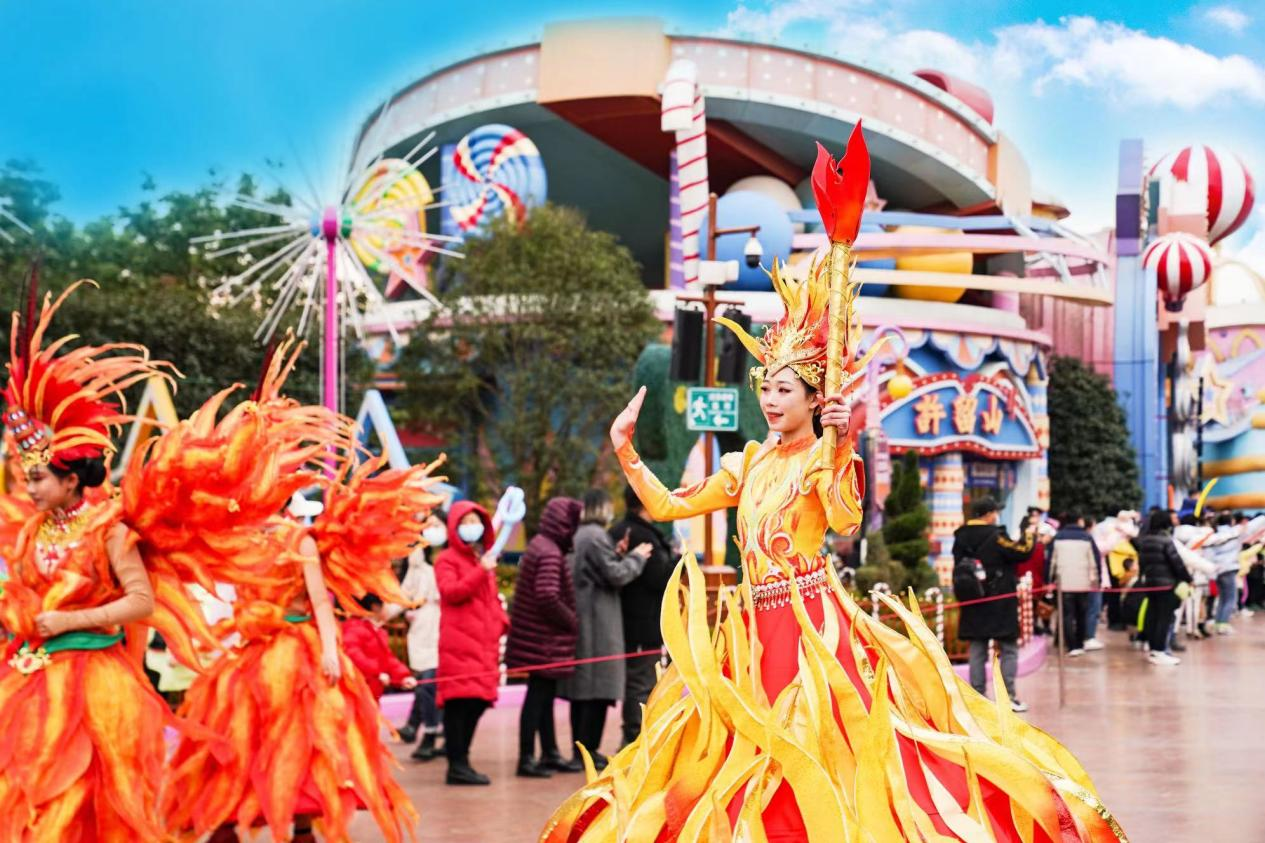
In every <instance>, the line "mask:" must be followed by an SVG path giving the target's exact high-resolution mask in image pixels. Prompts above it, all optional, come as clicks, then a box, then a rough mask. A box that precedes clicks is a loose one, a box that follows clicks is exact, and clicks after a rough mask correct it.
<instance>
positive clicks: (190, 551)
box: [0, 282, 332, 843]
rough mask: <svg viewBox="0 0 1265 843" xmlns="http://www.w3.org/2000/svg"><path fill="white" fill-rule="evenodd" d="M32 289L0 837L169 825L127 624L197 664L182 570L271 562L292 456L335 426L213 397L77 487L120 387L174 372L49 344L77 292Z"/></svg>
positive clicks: (19, 400)
mask: <svg viewBox="0 0 1265 843" xmlns="http://www.w3.org/2000/svg"><path fill="white" fill-rule="evenodd" d="M31 286H32V291H31V296H30V299H29V304H28V307H27V311H26V314H25V319H23V318H21V317H19V315H18V314H14V318H13V328H12V334H11V335H10V362H9V380H8V386H7V388H6V391H5V395H4V397H5V401H6V404H7V409H6V411H5V415H4V421H5V425H6V427H7V428H8V429H9V432H10V434H11V435H12V439H13V442H14V443H15V445H16V448H17V451H18V454H19V458H20V461H21V464H22V467H23V471H24V473H25V478H26V486H27V490H28V492H29V497H30V499H31V502H32V503H33V504H34V506H35V508H36V512H35V514H34V515H32V516H31V517H30V518H29V519H28V520H27V521H26V522H25V523H24V524H23V525H22V526H21V528H20V529H19V530H18V532H17V534H16V537H15V538H14V539H13V541H12V543H11V544H10V545H9V546H7V547H4V548H0V555H3V556H4V558H5V559H6V560H7V562H8V566H9V569H10V570H9V574H10V577H9V580H8V581H7V582H6V583H5V584H4V591H3V595H2V596H0V626H2V627H3V628H4V629H5V631H7V632H8V633H9V634H10V636H12V638H11V641H10V642H9V644H8V647H7V652H6V653H5V655H4V657H3V660H2V661H0V840H5V841H15V842H16V841H21V843H28V841H29V843H41V842H42V841H49V843H52V841H58V843H63V842H64V841H101V843H124V841H127V843H131V841H157V840H163V839H165V837H166V836H165V833H164V831H163V829H162V826H161V823H160V822H159V813H158V789H159V783H160V782H161V780H162V770H163V759H164V757H165V754H166V746H165V742H164V737H163V730H164V727H165V726H166V725H168V724H169V723H171V722H172V718H171V715H170V712H169V711H168V709H167V706H166V704H165V703H164V702H163V701H162V700H161V699H160V698H159V697H158V696H157V695H156V694H155V693H154V691H153V689H152V688H151V687H150V684H149V682H148V680H147V679H146V678H145V675H144V673H143V672H142V671H141V668H140V659H139V654H138V653H137V654H133V653H131V652H126V651H125V647H126V648H128V649H132V648H143V646H144V642H145V634H144V632H143V631H142V630H139V629H136V628H134V625H135V624H141V623H143V624H146V625H148V626H151V627H153V628H155V629H157V630H158V631H159V632H161V633H162V635H163V636H164V637H165V638H166V639H167V641H168V642H169V643H170V645H171V648H172V652H173V654H176V655H178V656H179V657H181V658H182V659H183V660H184V661H185V662H186V663H188V664H191V665H197V664H198V657H197V652H198V651H199V650H205V649H208V648H211V647H213V646H214V644H215V638H214V635H213V633H212V632H211V630H210V629H208V628H207V626H206V624H205V622H204V621H203V620H202V615H201V612H200V610H199V608H198V606H197V604H196V603H195V602H193V601H192V600H191V598H190V596H189V592H188V590H187V585H189V584H192V583H195V582H197V583H200V584H202V585H206V586H209V585H211V584H212V583H213V582H214V581H216V580H219V581H223V582H228V583H239V582H244V581H248V580H249V579H251V578H252V577H253V576H255V575H256V572H258V571H261V570H263V568H264V566H266V565H267V564H270V563H271V559H270V558H269V557H267V556H266V555H265V553H264V551H266V550H267V548H264V547H263V546H262V545H261V544H260V543H259V542H258V541H257V540H256V539H255V536H256V535H257V533H258V530H259V525H261V524H263V523H264V521H265V519H266V518H267V517H269V515H271V513H273V512H275V511H276V509H277V508H278V507H279V506H280V505H281V504H282V502H284V501H285V500H286V499H287V498H288V497H289V495H290V494H291V493H292V492H293V491H294V489H295V488H297V486H298V485H302V484H304V483H306V482H308V481H307V479H306V477H305V474H304V472H300V471H298V469H299V468H301V466H302V465H303V463H304V462H306V461H307V459H308V458H309V456H310V454H311V453H312V450H311V449H312V448H320V449H323V448H324V447H326V446H327V445H328V444H329V443H330V442H331V441H332V436H330V435H325V434H323V433H322V432H320V431H317V433H318V435H317V437H316V439H315V440H308V442H307V446H301V445H299V444H297V443H296V441H294V440H291V439H289V438H288V437H289V435H290V433H293V432H294V430H295V429H294V428H293V427H292V425H291V421H287V420H277V423H275V424H265V423H264V422H263V420H262V419H261V418H260V417H259V414H258V413H257V412H256V411H255V410H254V409H252V408H251V407H241V408H238V409H237V410H234V411H233V412H231V413H229V414H228V415H227V416H226V417H225V418H224V419H223V420H222V421H220V422H219V423H215V421H214V416H215V407H217V406H218V404H215V406H213V407H209V408H204V409H203V410H202V411H200V412H199V413H198V414H196V415H195V416H194V418H193V419H191V420H190V421H188V422H185V423H182V424H180V425H178V426H177V427H175V428H174V429H172V430H170V431H168V432H167V433H165V434H163V435H162V436H161V437H159V438H158V439H157V440H155V441H153V442H152V443H151V445H152V447H151V448H150V449H148V450H147V451H145V452H144V453H142V454H139V455H138V457H137V458H136V459H135V460H134V461H133V462H132V464H131V465H129V466H128V467H127V470H126V472H125V474H124V477H123V481H122V484H121V486H120V488H119V490H118V491H117V493H115V494H110V495H106V496H104V497H101V496H85V494H84V491H85V487H92V486H96V485H99V484H101V483H102V481H103V480H104V479H105V457H106V456H107V455H108V454H109V453H110V451H111V443H110V434H111V431H112V430H114V429H115V428H117V427H118V426H119V425H120V424H121V423H122V422H124V421H125V420H126V417H125V416H123V415H122V414H121V408H120V404H119V403H118V401H119V399H120V397H121V393H122V392H123V391H124V390H125V389H127V388H128V387H129V386H131V385H133V384H136V383H138V382H139V381H141V380H142V379H145V378H149V377H155V376H157V377H167V373H168V372H170V371H171V369H170V366H168V365H167V364H165V363H159V362H156V361H153V360H151V359H150V358H149V354H148V352H147V351H146V350H145V349H144V348H143V347H141V346H136V345H128V344H111V345H106V346H100V347H91V346H83V347H79V348H75V349H73V350H69V351H67V350H65V349H66V348H67V346H68V344H69V343H70V342H71V341H72V340H73V339H74V337H65V338H62V339H60V340H57V341H55V342H52V343H50V344H49V345H48V346H47V347H44V346H43V342H44V336H45V333H46V331H47V329H48V327H49V324H50V322H51V320H52V318H53V315H54V313H55V312H56V310H57V308H58V306H59V305H60V304H61V302H62V301H63V300H64V299H65V297H66V296H67V295H69V294H70V290H67V291H66V293H63V294H62V296H61V297H60V298H59V299H58V300H57V302H56V303H53V304H50V300H49V298H48V297H45V299H44V303H43V307H42V309H41V311H40V313H39V319H38V321H36V319H35V316H36V312H35V293H34V286H35V285H34V283H33V282H32V285H31ZM75 286H78V285H75ZM71 289H74V288H73V287H72V288H71ZM59 352H64V353H60V356H59ZM221 400H222V399H221ZM213 403H214V402H213ZM300 426H301V427H303V426H302V425H300ZM304 429H305V430H306V428H304ZM308 446H310V447H308ZM247 457H249V458H248V459H247ZM88 491H92V490H91V489H90V488H89V489H88ZM3 534H11V533H9V531H0V535H3Z"/></svg>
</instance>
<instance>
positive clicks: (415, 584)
mask: <svg viewBox="0 0 1265 843" xmlns="http://www.w3.org/2000/svg"><path fill="white" fill-rule="evenodd" d="M447 517H448V513H446V512H441V513H432V514H431V515H430V516H429V517H428V518H427V519H426V521H425V522H424V523H423V524H422V539H423V544H422V545H419V546H417V547H415V548H414V549H413V552H412V553H411V554H409V558H408V570H407V572H406V573H405V575H404V581H403V582H402V583H400V590H401V591H403V592H404V595H405V596H406V597H408V598H409V599H410V600H412V601H413V602H415V603H417V604H418V605H417V607H416V608H413V609H407V610H405V609H403V608H402V607H398V606H397V607H394V611H396V612H400V611H403V612H404V616H405V617H406V618H408V662H409V667H411V668H412V669H413V675H414V676H416V677H417V679H418V680H419V682H418V684H417V690H416V691H415V692H414V695H413V707H412V710H410V711H409V717H408V722H407V723H406V724H405V725H404V726H402V727H400V739H401V740H402V741H404V742H405V743H412V742H413V741H414V740H415V739H416V738H417V734H418V730H421V733H422V741H421V743H419V744H418V745H417V749H415V750H414V751H413V754H412V756H411V757H412V758H413V759H414V760H415V761H430V760H431V759H432V758H435V757H436V756H437V755H438V754H439V750H438V749H437V748H436V747H435V743H436V741H437V740H438V738H439V735H440V734H441V730H440V728H439V708H438V706H437V705H436V704H435V693H436V688H435V682H434V679H435V672H436V669H437V668H438V667H439V600H440V597H439V586H438V584H437V583H436V582H435V568H434V567H433V566H432V565H431V562H430V560H429V559H427V553H430V554H433V555H436V556H437V555H438V554H439V552H440V551H441V550H442V549H443V548H444V546H445V545H447V544H448V527H447V526H446V524H445V521H446V519H447Z"/></svg>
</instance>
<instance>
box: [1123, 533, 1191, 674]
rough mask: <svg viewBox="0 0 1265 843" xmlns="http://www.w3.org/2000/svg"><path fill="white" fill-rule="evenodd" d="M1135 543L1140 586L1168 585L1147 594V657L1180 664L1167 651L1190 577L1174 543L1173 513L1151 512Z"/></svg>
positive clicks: (1145, 630) (1144, 631)
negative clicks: (1181, 592)
mask: <svg viewBox="0 0 1265 843" xmlns="http://www.w3.org/2000/svg"><path fill="white" fill-rule="evenodd" d="M1133 545H1134V547H1136V548H1137V549H1138V571H1139V573H1140V575H1141V579H1140V580H1139V583H1138V584H1139V586H1141V587H1143V588H1148V589H1150V588H1160V587H1164V586H1166V587H1167V588H1166V590H1164V591H1150V592H1148V593H1147V595H1146V600H1147V607H1146V617H1145V618H1144V619H1143V627H1142V634H1143V636H1144V637H1145V638H1146V642H1147V644H1149V645H1150V647H1151V652H1150V654H1149V655H1148V656H1147V659H1148V661H1150V662H1151V664H1155V665H1161V666H1170V665H1175V664H1179V663H1180V662H1181V659H1179V658H1177V657H1176V656H1173V655H1170V654H1169V653H1168V652H1167V650H1168V636H1169V632H1170V631H1171V630H1172V628H1173V616H1174V615H1175V614H1176V612H1177V607H1178V606H1180V605H1181V597H1180V596H1179V595H1178V590H1179V589H1180V588H1181V584H1182V583H1189V582H1190V580H1191V577H1190V571H1188V570H1187V569H1186V566H1185V565H1184V564H1182V558H1181V556H1180V555H1178V553H1177V547H1176V545H1174V544H1173V521H1172V516H1171V514H1170V513H1169V512H1167V511H1164V510H1161V511H1159V512H1154V513H1152V514H1151V517H1150V520H1149V521H1148V522H1147V529H1146V532H1145V533H1143V534H1142V535H1141V536H1139V537H1138V538H1136V539H1134V540H1133ZM1187 587H1188V586H1187Z"/></svg>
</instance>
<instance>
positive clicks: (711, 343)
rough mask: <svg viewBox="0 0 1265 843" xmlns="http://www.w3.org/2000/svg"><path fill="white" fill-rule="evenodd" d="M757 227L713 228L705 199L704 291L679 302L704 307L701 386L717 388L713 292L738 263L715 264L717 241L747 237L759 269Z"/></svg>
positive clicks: (708, 450)
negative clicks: (730, 237) (699, 303)
mask: <svg viewBox="0 0 1265 843" xmlns="http://www.w3.org/2000/svg"><path fill="white" fill-rule="evenodd" d="M759 231H760V226H758V225H746V226H735V227H731V228H717V227H716V194H715V193H713V194H711V195H710V196H708V197H707V260H705V261H700V262H699V267H698V280H699V283H700V284H701V285H702V287H703V293H702V295H701V296H695V295H682V296H678V298H680V299H682V300H685V301H701V302H702V303H703V326H704V336H705V342H704V351H703V386H706V387H713V386H715V385H716V332H715V330H714V329H713V326H712V317H713V316H715V315H716V305H717V301H716V288H717V287H719V286H721V285H722V284H725V283H728V282H730V281H737V280H738V262H737V261H717V260H716V241H717V239H719V238H721V237H725V236H727V235H731V234H746V235H748V238H747V243H746V245H745V246H744V247H743V249H742V256H743V260H744V261H745V262H746V264H747V266H749V267H752V268H754V267H757V266H759V265H760V258H761V257H763V255H764V247H763V246H761V245H760V241H759V239H757V238H756V234H757V233H758V232H759ZM714 436H715V434H714V433H713V432H712V431H710V430H707V431H704V432H703V476H704V477H710V476H711V474H712V468H713V466H712V447H713V442H714ZM711 564H712V515H711V513H708V514H707V515H704V516H703V567H704V568H707V567H709V566H710V565H711Z"/></svg>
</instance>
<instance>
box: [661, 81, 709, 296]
mask: <svg viewBox="0 0 1265 843" xmlns="http://www.w3.org/2000/svg"><path fill="white" fill-rule="evenodd" d="M659 124H660V128H661V129H662V130H663V131H665V132H674V133H675V134H676V150H675V152H676V172H677V196H678V201H679V202H680V217H681V268H682V274H683V276H684V281H685V283H686V284H689V283H692V282H694V281H697V280H698V261H699V255H700V251H701V249H700V246H699V241H700V237H699V231H700V229H701V228H702V224H703V216H704V214H706V212H707V199H708V196H709V194H710V187H709V184H708V178H707V118H706V115H705V104H704V102H703V94H702V91H700V90H699V89H698V68H697V67H696V66H695V65H694V62H692V61H690V60H689V59H677V60H676V61H674V62H672V65H671V66H670V67H669V68H668V75H667V77H666V78H665V79H664V81H663V99H662V106H661V110H660V113H659Z"/></svg>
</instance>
